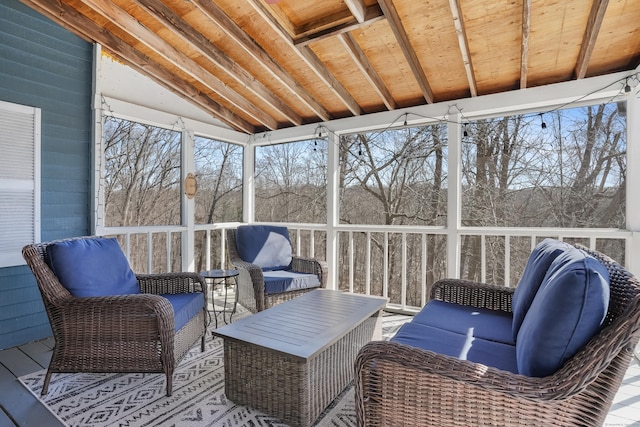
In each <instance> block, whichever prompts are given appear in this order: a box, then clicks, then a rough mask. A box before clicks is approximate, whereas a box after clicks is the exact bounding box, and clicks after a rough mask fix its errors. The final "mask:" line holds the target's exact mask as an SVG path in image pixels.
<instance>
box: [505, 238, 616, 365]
mask: <svg viewBox="0 0 640 427" xmlns="http://www.w3.org/2000/svg"><path fill="white" fill-rule="evenodd" d="M608 307H609V274H608V272H607V270H606V268H605V267H604V266H603V265H602V264H601V263H600V262H598V260H596V259H595V258H593V257H591V256H589V255H587V254H585V253H584V252H582V251H580V250H578V249H577V248H574V247H571V248H569V249H567V250H565V252H563V253H562V254H561V255H559V256H558V257H557V258H556V259H555V260H554V261H553V263H552V264H551V266H550V268H549V271H548V272H547V275H546V276H545V278H544V280H543V282H542V285H541V286H540V289H539V290H538V293H537V294H536V296H535V298H534V299H533V302H532V303H531V307H530V308H529V310H528V312H527V315H526V316H525V319H524V321H523V322H522V326H521V327H520V331H519V332H518V339H517V340H516V357H517V360H518V372H519V373H521V374H523V375H528V376H535V377H544V376H547V375H551V374H553V373H554V372H555V371H557V370H558V369H559V368H560V367H562V365H563V364H564V363H565V362H566V361H567V360H568V359H570V358H571V357H572V356H573V355H575V354H576V353H577V352H578V351H579V350H580V349H581V348H582V347H583V346H584V345H585V344H586V343H587V342H588V341H589V340H590V339H591V338H592V337H593V336H594V335H595V334H596V333H597V332H598V331H599V330H600V327H601V325H602V322H603V321H604V318H605V316H606V314H607V309H608Z"/></svg>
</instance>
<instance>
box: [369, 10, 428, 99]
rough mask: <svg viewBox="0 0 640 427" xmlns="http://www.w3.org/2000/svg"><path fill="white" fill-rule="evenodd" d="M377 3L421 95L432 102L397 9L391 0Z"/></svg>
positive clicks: (425, 79) (424, 77) (426, 83)
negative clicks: (416, 82) (407, 63)
mask: <svg viewBox="0 0 640 427" xmlns="http://www.w3.org/2000/svg"><path fill="white" fill-rule="evenodd" d="M378 4H379V5H380V8H381V9H382V12H383V13H384V15H385V16H386V17H387V20H388V21H389V25H390V26H391V29H392V30H393V33H394V34H395V36H396V39H397V40H398V43H399V44H400V48H401V49H402V53H403V54H404V56H405V58H406V59H407V61H408V62H409V66H410V67H411V71H412V72H413V75H414V76H415V78H416V80H417V81H418V85H419V86H420V89H421V90H422V96H423V97H424V99H425V100H426V101H427V102H428V103H433V91H432V90H431V86H430V85H429V82H428V81H427V77H426V76H425V75H424V72H423V71H422V66H421V65H420V61H419V60H418V56H417V55H416V52H415V51H414V50H413V49H412V48H411V42H410V41H409V37H408V36H407V32H406V31H405V29H404V27H403V25H402V21H401V20H400V16H399V15H398V11H397V10H396V8H395V6H394V5H393V3H392V0H378Z"/></svg>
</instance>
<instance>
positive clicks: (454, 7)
mask: <svg viewBox="0 0 640 427" xmlns="http://www.w3.org/2000/svg"><path fill="white" fill-rule="evenodd" d="M449 7H451V15H452V16H453V26H454V27H455V29H456V34H457V35H458V44H459V45H460V53H461V55H462V63H463V64H464V70H465V72H466V73H467V80H468V81H469V91H470V92H471V96H478V86H477V85H476V77H475V73H474V71H473V64H472V62H471V53H470V52H469V42H468V40H467V32H466V30H465V27H464V21H463V20H462V9H461V7H460V1H459V0H449Z"/></svg>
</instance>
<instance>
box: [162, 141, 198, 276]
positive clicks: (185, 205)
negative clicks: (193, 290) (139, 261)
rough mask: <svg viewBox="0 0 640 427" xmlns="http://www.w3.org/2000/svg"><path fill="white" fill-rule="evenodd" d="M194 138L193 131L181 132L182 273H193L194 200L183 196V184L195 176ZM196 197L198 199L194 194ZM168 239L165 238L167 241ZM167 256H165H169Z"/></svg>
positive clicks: (194, 263)
mask: <svg viewBox="0 0 640 427" xmlns="http://www.w3.org/2000/svg"><path fill="white" fill-rule="evenodd" d="M194 151H195V137H194V133H193V131H188V130H183V131H182V187H181V191H180V193H181V195H182V225H183V226H185V227H186V228H187V230H186V232H184V233H182V251H181V252H182V271H192V272H193V271H195V268H196V262H195V212H196V201H195V198H192V199H190V198H188V197H187V195H186V194H185V191H184V190H185V189H184V183H185V181H186V178H187V175H188V174H189V173H194V174H195V160H194ZM196 197H198V195H197V193H196ZM168 238H169V237H167V239H168ZM169 255H170V253H169V254H167V256H169Z"/></svg>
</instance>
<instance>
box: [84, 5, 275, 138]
mask: <svg viewBox="0 0 640 427" xmlns="http://www.w3.org/2000/svg"><path fill="white" fill-rule="evenodd" d="M83 2H84V4H86V5H87V6H90V7H91V8H92V9H93V10H94V12H96V13H98V14H100V15H101V16H102V17H103V18H106V19H107V20H108V21H109V22H111V23H112V24H114V25H116V26H117V27H118V28H119V29H120V30H121V31H123V32H124V33H126V34H127V35H129V36H130V37H132V38H134V39H135V40H138V41H139V42H140V43H141V44H143V45H145V46H146V47H147V48H149V49H151V50H153V51H154V52H155V53H156V54H158V55H159V56H160V57H162V58H163V59H165V60H166V61H168V62H170V63H171V64H173V65H174V66H175V67H177V68H178V69H179V70H180V71H182V72H183V73H185V74H187V75H189V76H190V77H191V78H193V79H194V80H197V81H198V82H199V83H200V84H202V85H203V86H205V87H207V88H208V89H210V90H211V91H213V92H215V93H217V94H218V95H219V96H221V97H222V98H224V99H225V100H226V101H227V102H229V103H230V104H231V105H232V106H233V107H230V109H233V108H237V109H238V110H240V111H241V112H242V113H244V114H246V115H248V116H250V117H252V118H253V119H255V120H256V121H258V122H259V123H261V124H262V125H264V126H265V127H267V128H268V129H271V130H275V129H277V128H278V123H277V122H276V120H274V119H273V117H271V116H269V115H268V114H266V113H265V112H264V111H262V110H260V109H259V108H258V107H257V106H256V105H255V104H253V103H251V102H249V101H248V100H247V99H245V98H244V97H242V96H241V95H240V94H238V93H237V92H235V91H233V90H232V89H231V88H230V87H229V86H227V85H226V84H225V83H224V82H223V81H221V80H220V79H218V78H217V77H216V76H214V75H213V74H211V73H209V72H207V71H205V70H204V69H203V68H202V67H200V66H199V64H198V63H196V62H195V61H194V60H192V59H191V58H189V57H188V56H186V55H184V54H183V53H181V52H180V51H178V50H177V49H176V48H175V47H173V46H172V45H170V44H169V43H167V42H166V41H165V40H164V39H162V38H161V37H160V36H158V35H157V34H156V33H154V32H153V31H151V30H149V29H148V28H147V27H145V26H143V25H142V24H140V22H139V21H138V20H137V19H135V18H134V17H133V16H131V15H129V13H127V12H126V11H124V10H122V9H121V8H120V7H118V6H116V5H115V4H113V3H112V2H111V1H109V0H83Z"/></svg>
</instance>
